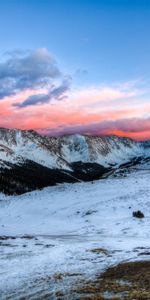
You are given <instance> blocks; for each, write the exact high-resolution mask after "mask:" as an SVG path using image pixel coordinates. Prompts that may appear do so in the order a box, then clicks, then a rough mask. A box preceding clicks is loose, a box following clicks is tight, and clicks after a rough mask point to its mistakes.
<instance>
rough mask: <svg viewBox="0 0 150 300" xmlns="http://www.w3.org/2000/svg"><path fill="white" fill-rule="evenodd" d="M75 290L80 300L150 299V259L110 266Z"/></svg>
mask: <svg viewBox="0 0 150 300" xmlns="http://www.w3.org/2000/svg"><path fill="white" fill-rule="evenodd" d="M73 291H74V292H76V293H77V294H78V295H80V296H78V297H77V298H76V299H80V300H108V299H109V300H118V299H119V300H150V261H140V262H128V263H122V264H119V265H117V266H115V267H111V268H108V269H107V270H106V272H105V273H104V274H103V275H101V276H98V277H97V279H96V280H95V281H94V282H91V281H89V282H86V283H85V284H84V286H83V287H81V288H76V289H74V290H73Z"/></svg>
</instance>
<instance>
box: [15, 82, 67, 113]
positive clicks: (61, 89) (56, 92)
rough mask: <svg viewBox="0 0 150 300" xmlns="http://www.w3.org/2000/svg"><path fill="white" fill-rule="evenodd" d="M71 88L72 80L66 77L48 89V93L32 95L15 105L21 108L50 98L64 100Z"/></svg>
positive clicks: (46, 101) (42, 102) (45, 101)
mask: <svg viewBox="0 0 150 300" xmlns="http://www.w3.org/2000/svg"><path fill="white" fill-rule="evenodd" d="M69 88H70V80H69V79H66V80H63V82H62V83H61V84H60V85H59V86H57V87H56V86H54V85H53V86H52V88H51V89H50V90H49V91H48V93H46V94H36V95H31V96H29V97H28V98H27V99H25V100H24V101H23V102H17V103H14V104H13V105H14V106H16V107H19V108H23V107H27V106H33V105H38V104H44V103H48V102H49V101H50V100H54V99H55V100H63V99H64V98H66V97H67V96H65V93H66V92H67V91H68V90H69Z"/></svg>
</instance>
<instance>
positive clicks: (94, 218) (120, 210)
mask: <svg viewBox="0 0 150 300" xmlns="http://www.w3.org/2000/svg"><path fill="white" fill-rule="evenodd" d="M149 182H150V168H149V167H147V168H145V170H137V171H134V172H132V173H130V174H128V175H127V176H126V177H122V178H111V179H103V180H100V181H95V182H93V183H91V182H88V183H78V184H63V185H59V186H56V187H50V188H46V189H44V190H41V191H35V192H32V193H27V194H24V195H22V196H15V197H6V196H4V195H2V194H1V195H0V237H1V240H0V295H1V296H0V299H13V300H14V299H21V297H23V296H25V297H26V299H43V298H44V296H45V297H46V296H48V295H49V298H45V299H56V294H57V291H58V290H59V291H60V290H63V291H65V298H64V299H69V300H70V299H72V298H71V295H70V294H69V286H70V285H71V284H72V285H73V284H74V282H75V281H76V280H78V278H80V279H81V278H84V277H85V278H89V277H93V276H94V275H95V274H96V273H100V272H102V271H103V270H104V269H105V268H106V267H107V266H109V265H112V264H114V263H117V262H120V261H125V260H135V259H141V258H142V259H147V258H148V256H147V255H146V256H145V255H140V254H143V252H144V247H145V248H147V249H148V248H149V247H150V184H149ZM138 209H140V210H141V211H142V212H143V213H144V215H145V218H144V219H136V218H133V217H132V212H133V211H135V210H138ZM4 236H6V237H7V238H4V239H2V237H4ZM142 247H143V249H142ZM96 248H104V249H106V250H107V254H106V253H104V252H105V251H104V252H103V253H93V252H92V251H91V250H92V249H96ZM147 251H148V250H147ZM60 273H62V274H63V275H64V277H63V279H61V278H59V277H61V275H60ZM71 275H72V276H71ZM59 279H60V280H59ZM7 297H8V298H7ZM40 297H43V298H40Z"/></svg>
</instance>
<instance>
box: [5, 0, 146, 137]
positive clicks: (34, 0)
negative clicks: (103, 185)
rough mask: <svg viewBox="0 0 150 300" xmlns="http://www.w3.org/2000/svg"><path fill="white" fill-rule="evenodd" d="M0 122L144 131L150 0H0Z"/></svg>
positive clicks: (45, 129)
mask: <svg viewBox="0 0 150 300" xmlns="http://www.w3.org/2000/svg"><path fill="white" fill-rule="evenodd" d="M0 127H6V128H21V129H34V130H37V131H38V132H40V133H42V134H47V135H50V136H55V135H56V136H58V135H63V134H72V133H81V134H91V135H101V134H118V135H121V136H129V137H132V138H135V139H137V140H143V139H150V1H148V0H139V1H138V0H97V1H96V0H72V1H71V0H70V1H69V0H1V1H0Z"/></svg>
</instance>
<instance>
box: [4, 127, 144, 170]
mask: <svg viewBox="0 0 150 300" xmlns="http://www.w3.org/2000/svg"><path fill="white" fill-rule="evenodd" d="M149 149H150V147H144V146H143V144H142V143H138V142H135V141H132V140H131V139H128V138H120V137H117V136H106V137H90V136H81V135H70V136H63V137H57V138H54V137H44V136H41V135H39V134H38V133H36V132H34V131H32V130H29V131H21V130H15V129H12V130H10V129H0V161H1V165H3V166H4V162H5V161H6V162H10V163H12V164H23V163H24V162H25V161H26V160H31V161H34V162H36V163H38V164H41V165H43V166H46V167H48V168H58V169H65V170H70V169H71V166H70V163H73V162H78V161H81V162H84V163H87V162H90V163H98V164H100V165H103V166H105V167H108V166H109V165H110V164H113V165H115V164H121V163H124V162H127V161H129V160H130V159H132V158H133V157H138V156H143V155H144V156H145V155H147V153H150V150H149ZM6 165H7V164H6Z"/></svg>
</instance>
